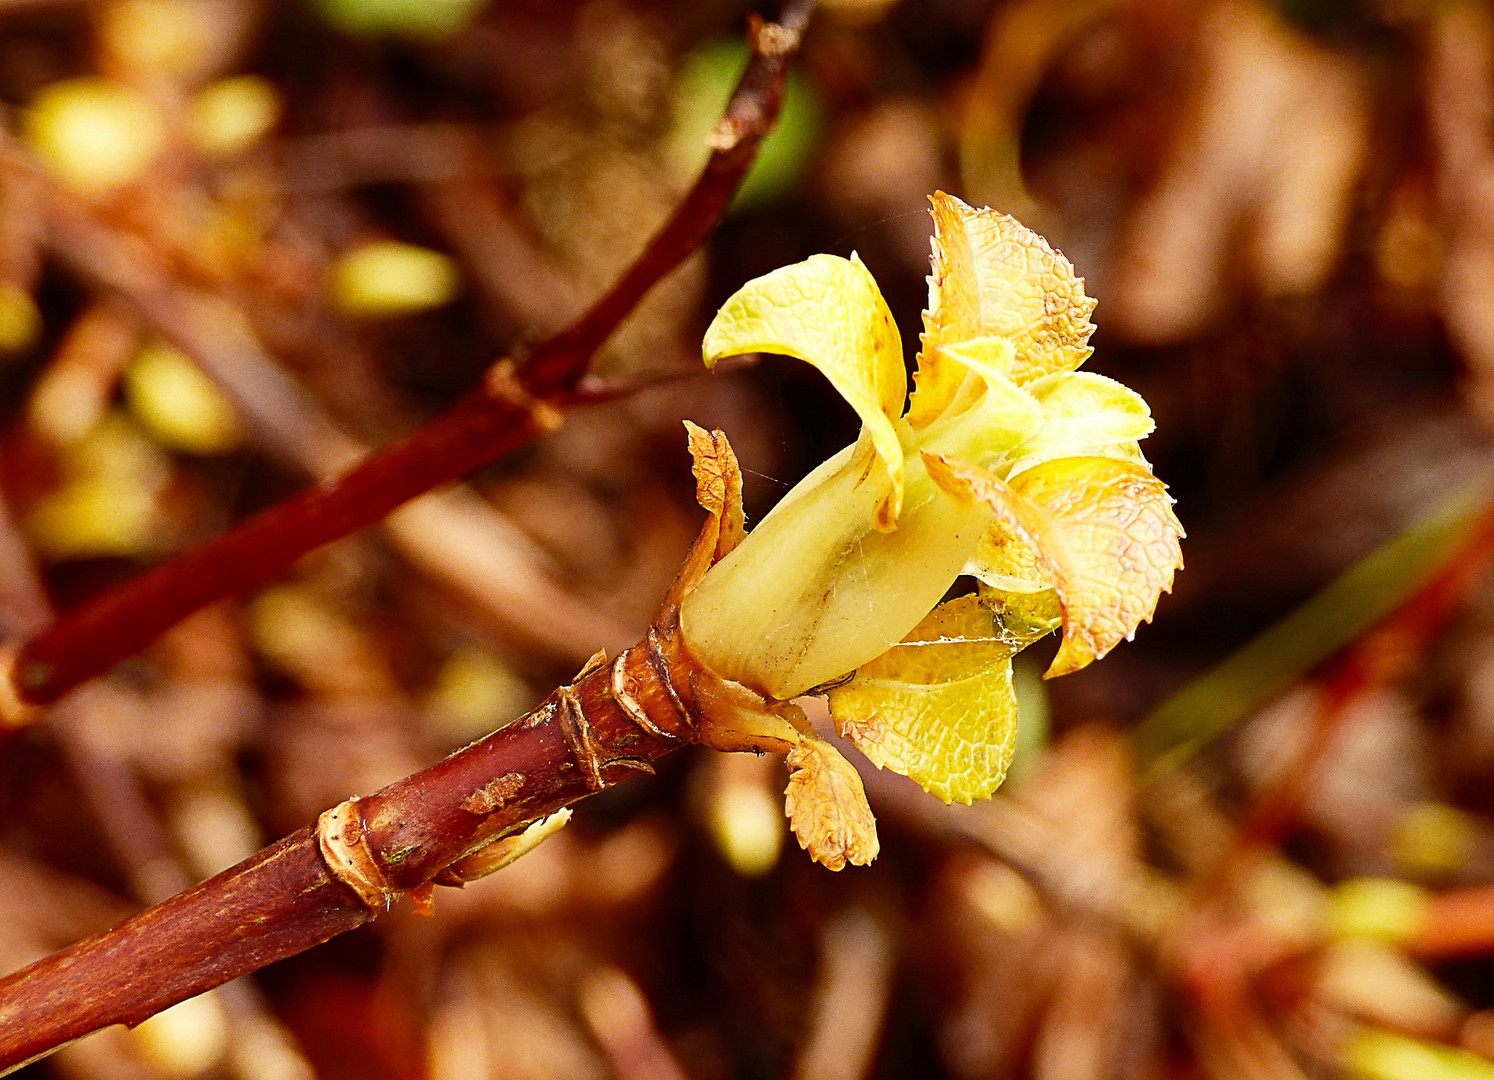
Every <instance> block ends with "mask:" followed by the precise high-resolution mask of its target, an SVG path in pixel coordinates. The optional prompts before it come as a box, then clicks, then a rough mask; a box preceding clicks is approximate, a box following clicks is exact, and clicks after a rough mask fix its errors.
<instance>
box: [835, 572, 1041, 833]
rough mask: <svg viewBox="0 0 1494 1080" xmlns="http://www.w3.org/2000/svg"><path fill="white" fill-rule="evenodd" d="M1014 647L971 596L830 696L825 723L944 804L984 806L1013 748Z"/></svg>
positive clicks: (939, 611) (947, 607)
mask: <svg viewBox="0 0 1494 1080" xmlns="http://www.w3.org/2000/svg"><path fill="white" fill-rule="evenodd" d="M1020 647H1021V645H1020V644H1018V643H1016V642H1014V641H1012V640H1010V639H1009V638H1008V636H1007V635H1006V633H1005V632H1004V628H1003V626H1002V625H1001V623H1000V621H999V619H998V618H997V616H996V614H995V612H994V611H993V610H992V609H991V607H990V606H989V605H987V604H985V603H984V602H982V601H981V600H980V599H979V598H978V597H974V596H965V597H961V598H959V599H957V600H951V601H950V602H948V603H946V604H943V605H941V606H940V607H938V608H935V609H934V611H933V613H932V614H930V615H929V616H928V618H926V619H925V620H924V621H923V622H922V623H920V624H919V625H918V626H917V627H916V628H914V630H913V632H912V633H911V634H909V635H908V637H907V639H905V640H904V641H903V642H902V643H901V644H898V645H895V646H894V647H893V648H891V649H889V650H888V651H887V652H886V653H884V654H883V655H881V656H879V657H878V658H877V659H875V660H873V661H871V662H870V663H868V664H865V665H864V666H862V667H861V669H860V670H858V671H857V672H856V674H855V676H854V677H853V678H852V679H851V680H850V681H849V682H847V683H845V684H844V685H841V686H838V687H835V688H833V689H831V690H830V692H829V695H828V697H829V701H830V712H831V715H832V716H834V717H835V722H836V727H837V729H838V730H839V731H840V733H841V735H842V736H844V737H845V738H847V739H849V740H850V741H851V742H852V743H853V744H855V746H856V747H857V749H859V750H860V751H861V752H862V753H863V754H865V755H866V756H867V758H868V759H869V760H870V761H871V762H872V764H874V765H876V766H877V767H878V768H885V769H891V770H892V771H893V772H897V773H902V774H903V775H904V776H907V777H909V778H911V779H912V780H914V781H915V782H916V783H917V784H918V785H919V786H920V787H922V788H923V789H924V790H925V791H927V792H929V793H930V794H931V795H935V796H937V797H938V798H940V799H943V800H944V801H945V802H959V803H969V802H970V801H972V800H973V799H984V798H987V797H989V796H990V795H991V793H992V792H994V791H995V790H996V788H997V787H998V786H1000V784H1001V781H1002V780H1003V779H1004V778H1005V777H1006V770H1007V766H1008V765H1010V764H1011V759H1012V752H1013V750H1014V749H1015V748H1016V745H1017V699H1016V695H1015V694H1014V693H1013V690H1012V665H1011V657H1012V654H1013V653H1015V652H1016V651H1017V650H1018V649H1019V648H1020Z"/></svg>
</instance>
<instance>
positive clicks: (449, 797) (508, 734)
mask: <svg viewBox="0 0 1494 1080" xmlns="http://www.w3.org/2000/svg"><path fill="white" fill-rule="evenodd" d="M668 648H669V643H668V642H667V641H661V639H660V638H659V637H658V636H657V635H656V634H654V633H651V634H650V636H649V639H648V641H647V642H646V643H643V644H640V645H637V646H635V647H633V648H631V649H628V650H627V651H625V652H624V653H623V654H622V655H620V656H619V657H618V658H617V660H616V662H614V663H611V664H608V663H599V664H588V665H587V667H586V669H585V670H583V672H582V674H581V675H580V676H579V677H578V678H577V680H576V682H575V683H574V684H572V685H570V686H565V687H561V688H560V689H558V690H556V691H555V692H554V693H553V694H551V695H550V697H549V698H547V699H546V700H545V702H544V703H543V704H541V705H540V707H539V708H537V709H536V710H535V711H534V712H532V713H530V714H529V715H528V716H526V717H524V718H522V719H521V720H518V721H515V722H514V723H513V724H511V725H509V726H508V727H506V728H503V729H502V730H500V731H497V732H495V733H494V734H492V735H489V736H488V737H487V738H485V739H482V740H481V741H479V742H476V743H473V744H472V745H471V746H468V747H466V748H465V749H463V750H460V751H458V752H457V753H455V754H453V755H451V756H450V757H448V758H446V759H445V760H444V761H441V762H438V763H437V764H436V765H433V766H432V767H431V768H429V769H426V770H424V771H423V772H419V773H416V774H415V775H413V776H409V777H406V778H405V779H403V780H399V781H397V782H395V783H393V784H391V785H389V786H388V787H386V788H384V789H383V790H382V791H379V792H378V793H376V794H374V795H370V796H367V797H366V798H362V799H350V800H349V801H348V802H346V803H343V804H342V805H341V806H339V807H337V808H336V809H335V810H334V811H332V812H329V813H328V814H324V815H323V816H322V821H321V822H320V823H319V825H318V827H317V828H315V829H311V828H307V829H302V830H301V831H299V832H297V833H294V834H293V835H291V836H288V837H286V838H285V839H284V840H281V841H280V842H279V843H276V844H273V845H271V846H270V847H268V848H265V849H264V850H263V851H261V852H260V853H259V854H257V855H255V856H253V857H252V858H250V859H247V860H245V861H244V862H242V863H240V864H239V865H238V866H235V867H233V868H231V869H229V870H225V871H224V872H223V873H221V874H219V875H218V876H217V877H214V878H211V879H209V880H207V881H205V882H203V883H202V884H200V885H197V886H194V887H193V888H191V889H188V890H187V891H186V892H183V893H180V894H178V895H177V896H175V897H173V898H171V899H170V900H167V901H166V902H165V903H162V904H158V905H156V906H155V907H153V908H149V909H148V910H146V911H144V912H142V913H140V914H139V915H136V916H135V917H134V918H132V919H129V920H127V921H125V922H123V923H121V924H119V925H118V926H116V927H114V928H113V929H111V930H108V931H105V932H104V933H102V934H98V935H96V936H95V937H92V938H89V939H88V940H86V941H82V942H79V943H78V944H76V945H73V946H72V947H70V948H68V949H64V950H62V951H61V952H57V953H54V954H52V955H51V956H49V957H46V958H44V959H42V960H39V961H37V962H36V963H35V964H32V965H31V966H30V967H28V968H25V969H23V970H21V971H18V972H16V973H14V974H13V975H10V976H8V977H6V978H4V979H0V1073H4V1072H6V1071H9V1070H11V1069H14V1068H17V1067H19V1066H20V1065H22V1064H24V1063H26V1062H28V1061H31V1060H35V1059H36V1058H37V1057H39V1056H42V1055H44V1054H47V1053H50V1052H51V1051H53V1050H55V1049H57V1048H58V1047H59V1046H62V1045H64V1044H65V1043H68V1042H71V1041H72V1040H74V1039H76V1038H79V1037H80V1036H83V1035H86V1034H88V1033H89V1032H91V1031H96V1030H98V1029H99V1028H102V1027H106V1026H108V1025H110V1024H130V1025H134V1024H137V1023H139V1022H140V1021H142V1020H144V1019H145V1018H147V1017H149V1016H151V1015H153V1014H155V1013H157V1012H159V1011H160V1010H162V1009H164V1008H167V1007H168V1006H170V1005H174V1004H175V1003H177V1002H178V1001H182V1000H185V999H186V998H189V997H192V996H193V995H195V994H200V993H202V992H203V991H205V990H210V989H212V988H213V987H215V986H218V985H221V984H222V983H224V982H227V981H228V980H229V979H233V978H235V977H237V976H239V975H244V974H247V973H248V972H251V971H255V970H257V969H258V968H261V967H263V966H264V965H266V964H269V963H272V962H273V961H275V960H280V959H283V958H285V957H287V956H292V955H294V954H296V953H298V952H301V951H303V950H305V949H308V948H311V947H312V946H313V945H317V944H320V943H321V942H323V941H326V940H327V939H328V938H331V937H334V936H336V935H337V934H341V933H343V932H345V931H347V930H351V929H353V928H354V927H357V926H360V925H362V924H363V923H365V922H368V921H369V920H371V919H373V918H376V917H377V916H378V915H379V914H380V913H382V912H383V911H384V910H386V909H387V908H388V906H389V905H390V904H392V903H393V902H394V901H395V900H396V899H397V898H399V897H400V896H402V895H403V894H404V893H405V892H408V891H409V890H411V889H415V888H418V887H420V886H422V885H425V884H426V883H428V882H430V881H432V880H433V879H436V878H437V877H438V875H440V874H441V873H442V871H444V870H445V869H446V868H447V867H448V866H450V865H451V864H452V863H453V862H454V861H456V860H458V859H460V858H462V857H463V856H465V855H467V854H469V853H471V852H472V851H474V850H475V849H477V848H480V847H481V846H482V845H483V844H484V843H486V842H488V841H489V840H491V839H493V838H495V837H499V836H502V835H505V834H508V833H510V832H512V831H514V830H516V829H518V828H519V827H522V826H523V825H525V824H527V823H528V822H531V821H534V820H536V819H538V818H540V817H542V816H544V815H546V814H549V813H551V812H553V811H555V810H556V809H558V808H560V807H562V806H565V805H567V804H569V803H573V802H576V801H577V800H579V799H582V798H585V797H586V796H587V795H590V794H592V793H593V792H595V791H599V790H601V789H602V788H604V787H607V786H609V785H611V784H614V783H616V782H618V781H619V780H622V779H625V778H626V777H628V776H631V775H636V774H637V773H638V772H652V771H653V763H654V762H655V761H657V760H658V759H660V758H662V757H664V756H665V755H666V754H669V753H671V752H672V751H674V750H676V749H678V748H679V747H681V746H683V745H686V744H688V743H690V742H693V741H694V739H695V729H694V726H693V722H692V719H691V715H690V713H689V712H688V711H687V702H688V700H689V697H688V690H689V687H688V681H686V683H685V684H684V685H683V686H682V687H681V690H683V691H684V696H683V698H682V695H681V693H680V692H677V690H676V687H675V684H674V682H673V681H672V679H671V674H670V666H669V661H668V660H667V659H666V650H667V649H668ZM599 659H600V657H599ZM331 820H335V821H336V822H337V826H336V828H335V829H332V828H329V821H331Z"/></svg>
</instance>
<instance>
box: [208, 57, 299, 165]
mask: <svg viewBox="0 0 1494 1080" xmlns="http://www.w3.org/2000/svg"><path fill="white" fill-rule="evenodd" d="M282 107H283V103H282V102H281V100H280V94H279V92H277V91H276V89H275V87H274V86H272V85H271V84H270V82H269V81H268V80H267V79H262V78H260V77H259V76H257V75H236V76H234V77H232V78H229V79H220V80H218V81H217V82H215V83H213V84H212V85H211V86H208V87H205V88H204V89H203V90H202V91H201V92H200V93H199V94H198V95H197V97H196V98H194V99H193V101H192V139H193V141H194V142H196V143H197V145H198V147H199V148H200V149H202V150H203V151H205V152H206V153H208V154H212V155H215V156H218V157H228V156H230V155H233V154H238V153H242V152H243V151H245V150H247V149H249V148H250V147H251V146H253V145H254V144H255V143H257V142H259V140H260V139H262V138H264V136H265V135H266V133H268V132H269V130H270V129H271V128H272V127H274V126H275V122H276V121H277V120H279V119H280V113H281V110H282Z"/></svg>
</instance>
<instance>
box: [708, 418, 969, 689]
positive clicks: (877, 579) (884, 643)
mask: <svg viewBox="0 0 1494 1080" xmlns="http://www.w3.org/2000/svg"><path fill="white" fill-rule="evenodd" d="M870 459H871V454H870V451H869V450H868V449H867V447H866V446H865V444H864V443H862V444H858V445H857V446H854V447H848V448H847V449H846V450H845V451H843V452H842V453H841V454H838V455H837V456H835V457H834V458H831V459H830V460H829V461H828V462H826V463H825V464H824V465H822V466H820V468H819V469H816V470H815V471H814V472H813V473H811V474H810V475H809V476H808V477H806V478H805V479H804V480H803V481H801V482H800V483H799V484H798V485H796V486H795V488H794V490H793V491H792V492H790V493H789V494H788V496H786V497H785V498H784V500H783V501H782V502H780V503H779V504H778V505H777V506H776V507H774V508H773V511H772V512H771V513H770V514H768V516H767V517H765V518H764V519H763V520H762V522H760V523H759V524H758V525H757V527H756V528H754V529H753V530H752V532H751V534H750V535H749V536H748V538H747V540H746V541H745V542H744V543H743V544H742V546H741V547H739V548H738V549H737V550H736V551H734V552H732V553H731V554H730V555H729V556H727V557H726V558H725V559H723V560H722V561H721V562H720V563H719V564H718V565H717V566H716V567H715V568H713V569H712V571H711V572H710V573H709V574H708V575H706V578H705V580H704V581H702V582H701V583H700V587H699V588H698V589H696V590H695V591H694V592H693V593H691V594H690V595H689V596H688V597H686V598H685V601H684V603H683V605H682V607H681V629H682V631H683V633H684V637H685V641H686V643H687V644H688V646H689V648H690V651H691V652H692V653H693V654H694V655H695V656H696V657H697V658H698V659H700V660H701V661H702V662H703V663H705V664H706V665H707V666H709V667H710V668H711V669H712V670H713V671H716V672H717V673H719V674H720V675H722V676H723V677H725V678H729V679H734V680H736V681H738V682H741V683H743V684H745V685H747V686H750V687H752V688H753V689H754V690H757V691H758V692H760V693H763V694H766V695H768V696H769V697H774V698H779V699H784V698H790V697H794V696H795V695H797V694H802V693H804V692H805V691H807V690H809V689H810V688H811V687H813V686H817V685H819V684H820V683H823V682H827V681H829V680H831V679H837V678H839V677H840V676H842V675H845V674H846V673H847V672H850V671H853V670H855V669H856V668H857V667H859V666H860V665H862V664H864V663H866V661H868V660H870V659H871V658H872V657H874V656H878V655H880V654H881V653H883V652H885V651H886V650H887V649H888V648H890V647H891V646H893V645H895V644H897V643H898V642H899V641H901V640H902V639H903V637H904V636H905V635H906V634H907V633H908V631H909V630H911V629H912V628H913V627H914V626H916V625H918V621H919V620H920V619H922V618H923V617H924V616H925V615H927V614H928V613H929V611H930V610H931V609H932V608H933V607H934V605H935V604H937V603H938V602H939V599H940V598H941V597H942V596H943V595H944V593H945V592H946V591H947V590H948V588H949V586H950V585H951V584H953V583H954V580H955V578H956V577H957V576H958V575H959V573H960V571H961V569H962V568H963V567H964V565H965V564H966V562H967V561H968V560H969V558H970V553H971V552H972V551H973V550H974V549H975V545H976V542H977V541H978V540H979V539H980V536H981V533H982V532H983V531H984V529H985V525H986V522H987V521H988V520H989V518H990V515H989V512H988V511H986V510H985V509H984V508H983V507H982V506H980V505H978V504H972V503H971V502H970V501H969V500H967V499H964V498H954V497H951V496H949V495H947V494H945V493H944V492H943V491H940V490H939V489H938V488H936V487H935V486H934V485H933V484H932V483H931V482H930V481H929V479H928V476H927V474H926V473H925V472H924V468H923V463H922V461H921V460H919V459H914V460H912V461H910V462H909V463H908V468H907V481H908V487H907V492H908V497H907V506H906V507H905V509H904V512H903V516H902V518H901V519H900V520H899V522H898V527H897V528H896V529H895V530H893V531H891V532H879V531H877V530H876V529H875V528H873V519H874V514H875V505H874V504H875V501H876V492H875V491H874V490H872V489H871V487H870V485H868V484H866V483H865V481H864V477H865V475H866V469H867V464H868V462H869V461H870Z"/></svg>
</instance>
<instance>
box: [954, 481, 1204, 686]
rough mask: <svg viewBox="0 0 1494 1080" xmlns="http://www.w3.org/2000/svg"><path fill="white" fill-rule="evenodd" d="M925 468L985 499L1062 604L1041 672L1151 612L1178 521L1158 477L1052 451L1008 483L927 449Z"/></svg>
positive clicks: (1080, 655)
mask: <svg viewBox="0 0 1494 1080" xmlns="http://www.w3.org/2000/svg"><path fill="white" fill-rule="evenodd" d="M925 463H926V465H927V466H928V470H929V475H930V476H931V477H933V479H934V481H935V482H936V483H939V484H941V485H943V486H944V487H946V488H947V489H948V490H950V491H961V490H963V491H965V492H967V493H969V494H970V495H972V496H973V497H975V498H977V499H979V500H980V501H981V502H983V503H985V505H987V506H989V507H990V508H991V510H993V511H994V512H995V514H996V518H997V521H998V522H999V523H1001V524H1003V525H1005V526H1006V527H1007V528H1008V529H1009V530H1010V531H1011V533H1012V535H1013V537H1014V538H1015V539H1017V540H1020V541H1021V542H1023V543H1025V544H1026V545H1027V546H1028V547H1030V548H1031V549H1032V551H1033V553H1034V555H1035V559H1036V563H1037V565H1038V567H1039V568H1040V570H1041V571H1042V573H1043V575H1044V576H1045V577H1046V578H1047V580H1048V582H1049V583H1050V584H1051V585H1052V586H1053V588H1054V589H1055V591H1056V592H1057V593H1058V598H1059V601H1060V602H1061V603H1062V604H1063V646H1062V647H1061V648H1060V649H1059V651H1058V656H1057V657H1055V658H1054V660H1053V664H1052V666H1051V667H1050V668H1049V669H1048V672H1047V675H1048V677H1049V678H1052V677H1053V676H1055V675H1066V674H1069V673H1070V672H1074V671H1078V670H1079V669H1080V668H1082V667H1084V666H1085V665H1086V664H1088V663H1089V662H1090V661H1092V660H1095V659H1098V658H1099V657H1101V656H1104V655H1105V654H1106V653H1107V652H1109V651H1110V650H1111V649H1112V648H1114V647H1115V646H1116V645H1117V644H1119V643H1120V642H1121V641H1124V640H1126V639H1127V638H1129V637H1130V636H1131V635H1132V634H1133V633H1134V632H1135V630H1136V627H1137V625H1138V624H1140V623H1141V621H1142V620H1144V619H1145V620H1150V619H1151V616H1152V612H1153V611H1154V610H1155V608H1156V606H1157V598H1158V596H1159V595H1160V594H1161V593H1162V592H1163V591H1165V590H1170V589H1171V588H1172V578H1173V572H1174V571H1175V570H1176V569H1177V568H1179V567H1181V566H1182V564H1183V559H1182V551H1181V549H1180V547H1179V545H1178V540H1179V539H1180V538H1181V537H1182V535H1183V528H1182V526H1181V525H1180V524H1179V523H1178V519H1177V517H1176V516H1175V515H1174V514H1173V512H1172V501H1171V499H1169V498H1168V496H1167V489H1166V487H1165V486H1164V485H1163V484H1162V481H1160V480H1158V479H1157V478H1156V477H1155V476H1153V475H1152V474H1151V473H1150V472H1149V471H1148V470H1147V469H1145V468H1143V467H1142V466H1139V465H1135V464H1133V463H1131V462H1128V461H1120V460H1116V459H1114V458H1101V457H1081V458H1059V459H1057V460H1055V461H1048V462H1044V463H1043V464H1041V465H1038V466H1037V467H1035V468H1033V469H1031V470H1029V471H1028V472H1025V473H1023V474H1021V475H1020V476H1018V477H1016V478H1015V479H1013V480H1012V482H1011V483H1010V484H1007V483H1006V482H1004V481H1002V480H1000V479H999V478H997V477H995V476H993V475H992V474H991V473H989V472H986V471H985V470H983V469H979V468H974V467H972V466H968V465H962V464H960V463H958V462H954V461H951V460H949V459H941V458H933V457H926V458H925Z"/></svg>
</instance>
